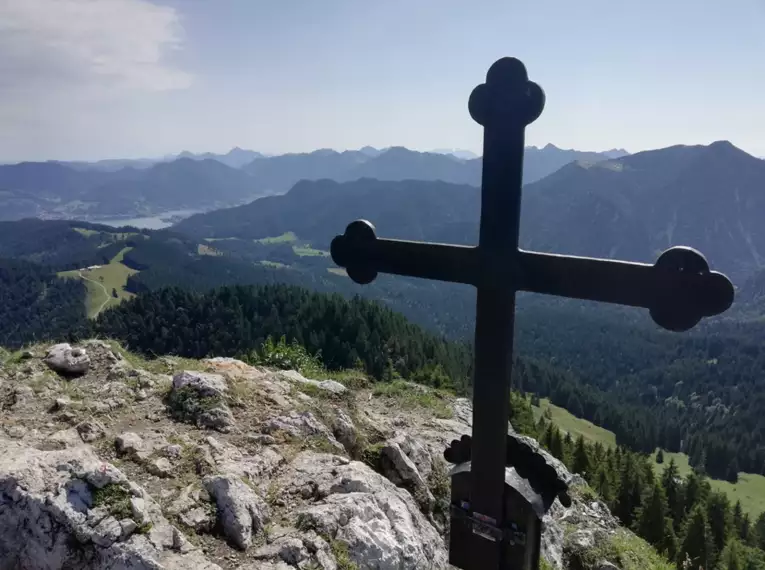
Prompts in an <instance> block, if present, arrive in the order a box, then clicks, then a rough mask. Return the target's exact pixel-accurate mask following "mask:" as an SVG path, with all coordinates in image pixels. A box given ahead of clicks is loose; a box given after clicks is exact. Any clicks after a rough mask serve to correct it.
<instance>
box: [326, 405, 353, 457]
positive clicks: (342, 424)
mask: <svg viewBox="0 0 765 570" xmlns="http://www.w3.org/2000/svg"><path fill="white" fill-rule="evenodd" d="M332 434H333V435H334V436H335V438H336V439H337V441H339V442H340V443H341V444H342V446H343V447H345V449H346V451H348V453H352V452H354V451H355V449H356V448H357V447H358V441H359V434H358V431H357V430H356V426H355V425H354V424H353V420H352V419H351V418H350V417H349V416H348V414H346V413H345V412H344V411H342V410H340V409H337V410H335V419H334V420H333V422H332Z"/></svg>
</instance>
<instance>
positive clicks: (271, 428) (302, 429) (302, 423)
mask: <svg viewBox="0 0 765 570" xmlns="http://www.w3.org/2000/svg"><path fill="white" fill-rule="evenodd" d="M261 431H262V432H263V433H266V434H273V433H276V432H284V433H287V434H289V435H290V436H292V437H295V438H305V437H320V438H323V439H326V440H327V441H328V442H329V443H330V444H331V445H332V446H334V447H336V448H337V449H338V450H340V451H343V449H344V448H343V446H342V445H340V442H338V441H337V440H336V439H335V436H333V435H332V433H330V431H329V430H328V429H327V426H325V425H324V424H323V423H321V422H320V421H319V420H317V419H316V417H315V416H314V415H313V414H312V413H311V412H296V411H294V410H293V411H291V412H290V413H288V414H286V415H284V416H277V417H274V418H271V419H269V420H267V421H266V422H264V423H263V425H262V426H261Z"/></svg>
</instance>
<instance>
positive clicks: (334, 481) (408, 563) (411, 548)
mask: <svg viewBox="0 0 765 570" xmlns="http://www.w3.org/2000/svg"><path fill="white" fill-rule="evenodd" d="M290 467H291V470H290V471H289V472H288V473H287V474H286V475H285V476H284V478H283V479H282V480H281V481H280V482H281V483H282V485H283V489H284V491H285V492H286V493H294V494H300V493H301V492H302V489H305V488H312V489H313V490H314V492H313V497H312V498H313V499H314V502H313V503H312V504H309V505H308V506H305V507H303V508H301V509H299V510H298V516H297V518H298V521H297V522H298V526H299V528H301V529H306V528H310V529H313V530H315V531H316V532H317V533H318V534H320V535H323V536H328V537H330V538H331V539H333V540H336V541H339V542H340V543H342V544H345V545H347V547H348V553H349V556H350V558H351V559H352V560H353V561H354V562H355V563H356V564H357V565H358V566H359V567H360V568H377V569H402V570H410V569H411V570H414V569H420V568H439V569H440V568H446V567H447V562H446V560H447V555H446V547H445V545H444V542H443V540H442V538H441V537H440V536H439V534H438V532H437V531H436V529H435V528H433V526H432V525H431V524H430V522H428V520H427V519H426V518H425V516H424V515H423V514H422V513H421V512H420V510H419V508H418V507H417V504H416V503H415V501H414V499H413V498H412V496H411V495H410V494H409V493H408V492H407V491H405V490H404V489H400V488H398V487H396V486H395V485H394V484H393V483H391V482H390V481H389V480H388V479H386V478H385V477H383V476H382V475H380V474H378V473H375V472H374V471H372V470H371V469H370V468H369V467H367V466H366V465H365V464H363V463H361V462H358V461H348V460H347V459H344V458H342V457H337V456H332V455H327V454H318V453H313V452H302V453H300V454H299V455H298V456H297V457H296V458H295V459H294V461H293V462H292V464H291V466H290Z"/></svg>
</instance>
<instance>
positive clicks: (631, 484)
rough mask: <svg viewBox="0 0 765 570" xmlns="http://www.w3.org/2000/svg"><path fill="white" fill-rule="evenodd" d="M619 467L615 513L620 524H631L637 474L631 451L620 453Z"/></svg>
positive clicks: (634, 506)
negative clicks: (621, 458) (620, 461)
mask: <svg viewBox="0 0 765 570" xmlns="http://www.w3.org/2000/svg"><path fill="white" fill-rule="evenodd" d="M622 457H623V458H624V460H623V461H622V466H621V469H620V470H619V491H618V493H617V494H616V505H615V514H616V516H617V517H619V519H621V521H622V524H624V525H625V526H631V525H632V521H633V518H634V511H635V508H636V507H637V505H636V502H635V484H636V480H637V474H636V472H635V464H634V462H633V459H632V454H631V453H625V454H623V455H622Z"/></svg>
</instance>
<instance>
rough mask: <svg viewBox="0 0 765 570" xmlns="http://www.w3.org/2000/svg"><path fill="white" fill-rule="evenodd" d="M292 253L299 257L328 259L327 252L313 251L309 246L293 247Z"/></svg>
mask: <svg viewBox="0 0 765 570" xmlns="http://www.w3.org/2000/svg"><path fill="white" fill-rule="evenodd" d="M292 251H294V252H295V255H299V256H300V257H328V256H329V252H328V251H323V250H321V249H313V248H312V247H311V246H309V245H293V246H292Z"/></svg>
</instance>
